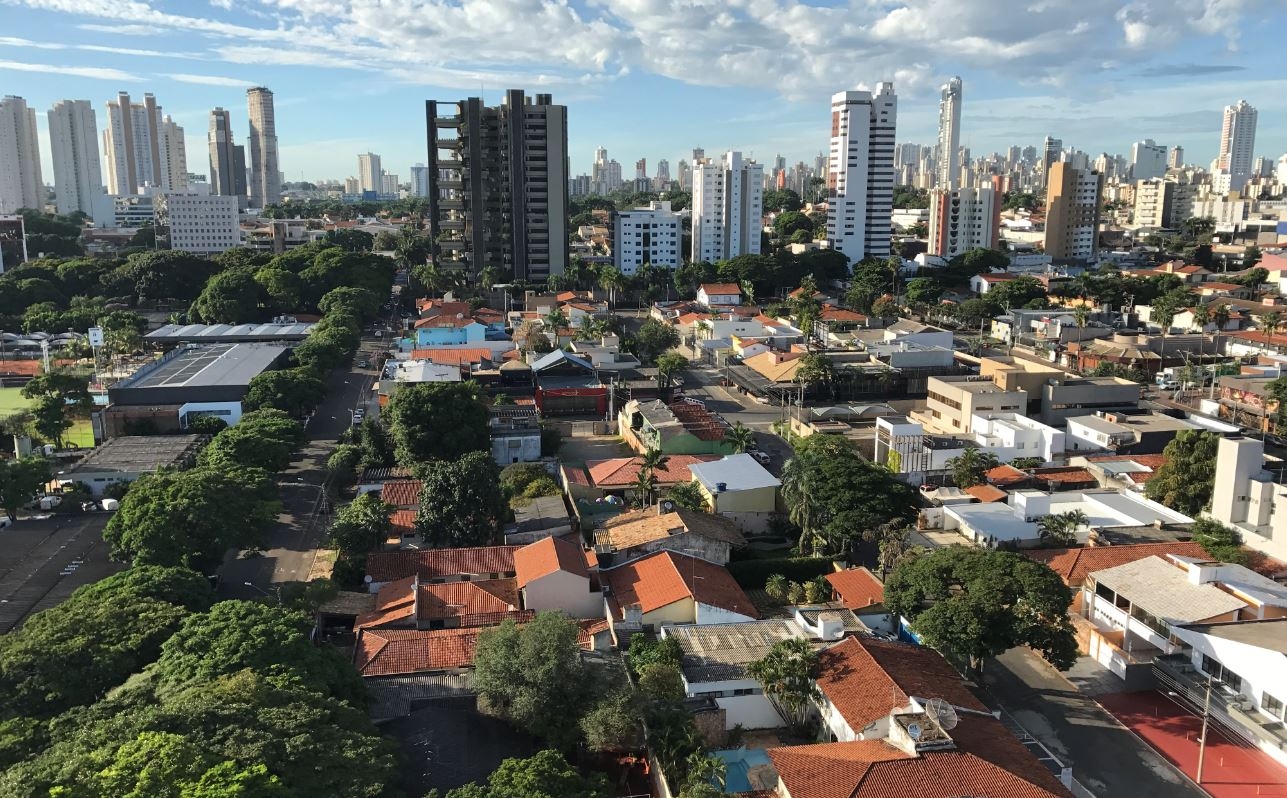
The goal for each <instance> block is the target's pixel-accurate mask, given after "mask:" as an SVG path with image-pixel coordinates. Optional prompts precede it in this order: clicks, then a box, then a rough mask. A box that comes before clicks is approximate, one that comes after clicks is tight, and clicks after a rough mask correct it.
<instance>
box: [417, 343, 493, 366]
mask: <svg viewBox="0 0 1287 798" xmlns="http://www.w3.org/2000/svg"><path fill="white" fill-rule="evenodd" d="M494 357H495V356H494V355H493V354H492V350H490V349H487V348H486V347H465V348H461V349H449V348H445V347H432V348H429V349H412V350H411V359H412V360H428V361H429V362H430V363H436V364H437V365H439V366H460V365H464V364H470V365H472V364H474V363H481V362H483V361H484V360H492V359H493V358H494Z"/></svg>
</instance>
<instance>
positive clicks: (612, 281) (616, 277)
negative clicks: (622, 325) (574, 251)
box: [599, 264, 626, 307]
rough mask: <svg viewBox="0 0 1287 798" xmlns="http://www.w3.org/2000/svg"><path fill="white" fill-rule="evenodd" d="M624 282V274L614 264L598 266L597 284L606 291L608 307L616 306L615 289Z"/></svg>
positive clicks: (623, 284)
mask: <svg viewBox="0 0 1287 798" xmlns="http://www.w3.org/2000/svg"><path fill="white" fill-rule="evenodd" d="M625 284H626V276H625V275H624V274H622V273H621V270H620V269H618V268H617V267H616V266H612V265H611V264H605V265H603V266H600V267H599V285H601V286H603V288H604V289H605V290H606V291H607V292H608V305H609V307H616V304H617V291H618V290H620V289H621V288H622V287H623V286H625Z"/></svg>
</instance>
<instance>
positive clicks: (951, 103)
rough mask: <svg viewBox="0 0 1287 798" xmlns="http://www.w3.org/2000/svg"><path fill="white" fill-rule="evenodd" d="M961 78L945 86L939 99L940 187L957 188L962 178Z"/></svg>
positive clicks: (938, 182)
mask: <svg viewBox="0 0 1287 798" xmlns="http://www.w3.org/2000/svg"><path fill="white" fill-rule="evenodd" d="M960 149H961V79H960V78H957V77H954V78H952V79H951V80H949V81H948V82H947V83H944V84H943V88H942V91H941V94H940V98H939V101H938V174H937V176H936V177H937V180H936V182H937V184H938V186H939V188H955V187H956V186H957V184H958V183H959V182H960V179H961V161H960V157H961V154H960Z"/></svg>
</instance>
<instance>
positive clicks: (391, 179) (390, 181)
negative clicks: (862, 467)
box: [380, 172, 398, 196]
mask: <svg viewBox="0 0 1287 798" xmlns="http://www.w3.org/2000/svg"><path fill="white" fill-rule="evenodd" d="M380 193H381V194H391V195H395V196H396V195H397V193H398V176H397V175H393V174H389V173H388V172H385V173H384V174H383V175H381V176H380Z"/></svg>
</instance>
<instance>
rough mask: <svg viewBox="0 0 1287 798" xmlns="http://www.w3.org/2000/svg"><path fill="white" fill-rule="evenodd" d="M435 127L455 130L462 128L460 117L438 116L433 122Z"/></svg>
mask: <svg viewBox="0 0 1287 798" xmlns="http://www.w3.org/2000/svg"><path fill="white" fill-rule="evenodd" d="M433 124H434V127H437V128H455V127H460V116H459V115H456V116H437V117H434V120H433Z"/></svg>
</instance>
